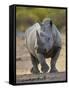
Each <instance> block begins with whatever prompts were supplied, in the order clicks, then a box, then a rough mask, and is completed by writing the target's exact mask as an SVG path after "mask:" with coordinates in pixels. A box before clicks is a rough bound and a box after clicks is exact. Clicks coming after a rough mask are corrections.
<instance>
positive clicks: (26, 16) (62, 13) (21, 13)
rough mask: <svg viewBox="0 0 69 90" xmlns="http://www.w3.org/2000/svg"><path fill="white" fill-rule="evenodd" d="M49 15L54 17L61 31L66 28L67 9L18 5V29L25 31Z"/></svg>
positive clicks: (53, 19)
mask: <svg viewBox="0 0 69 90" xmlns="http://www.w3.org/2000/svg"><path fill="white" fill-rule="evenodd" d="M47 17H49V18H51V19H52V21H53V23H55V24H56V26H57V27H58V29H59V30H60V31H62V32H64V29H65V28H66V9H60V8H48V7H46V8H37V7H35V8H34V7H16V28H17V31H25V30H26V29H27V28H28V27H29V26H31V25H32V24H34V23H36V22H39V23H41V22H42V20H43V19H44V18H47Z"/></svg>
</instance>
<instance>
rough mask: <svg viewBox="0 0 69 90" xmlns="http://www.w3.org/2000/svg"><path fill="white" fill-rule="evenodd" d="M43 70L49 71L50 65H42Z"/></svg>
mask: <svg viewBox="0 0 69 90" xmlns="http://www.w3.org/2000/svg"><path fill="white" fill-rule="evenodd" d="M41 70H42V72H43V73H45V72H48V70H49V66H48V65H47V64H46V65H44V66H42V68H41Z"/></svg>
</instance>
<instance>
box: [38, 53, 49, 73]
mask: <svg viewBox="0 0 69 90" xmlns="http://www.w3.org/2000/svg"><path fill="white" fill-rule="evenodd" d="M37 57H38V60H39V63H40V64H41V70H42V72H43V73H45V72H48V70H49V66H48V65H47V64H46V62H45V57H44V55H43V54H40V53H39V54H38V56H37Z"/></svg>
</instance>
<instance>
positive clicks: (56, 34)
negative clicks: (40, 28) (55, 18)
mask: <svg viewBox="0 0 69 90" xmlns="http://www.w3.org/2000/svg"><path fill="white" fill-rule="evenodd" d="M53 35H54V41H55V46H59V47H61V45H62V42H61V33H60V32H59V30H58V28H57V27H56V26H55V25H53Z"/></svg>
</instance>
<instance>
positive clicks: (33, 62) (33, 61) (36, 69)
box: [31, 55, 40, 74]
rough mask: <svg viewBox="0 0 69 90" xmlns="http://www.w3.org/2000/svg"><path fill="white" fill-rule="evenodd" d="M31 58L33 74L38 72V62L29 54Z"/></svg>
mask: <svg viewBox="0 0 69 90" xmlns="http://www.w3.org/2000/svg"><path fill="white" fill-rule="evenodd" d="M31 60H32V65H33V67H32V69H31V72H32V73H34V74H36V73H40V72H39V69H38V64H39V62H38V59H37V58H35V57H34V56H33V55H31Z"/></svg>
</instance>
